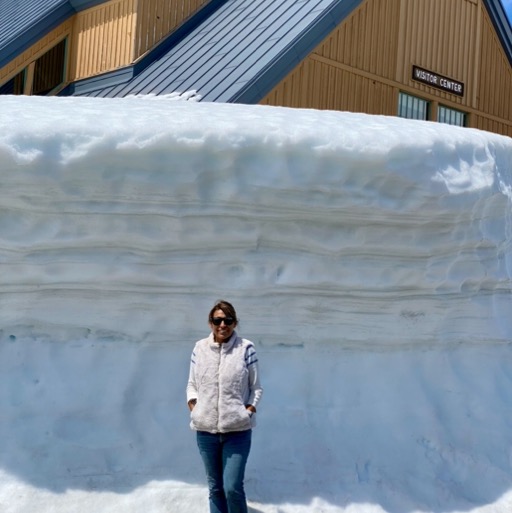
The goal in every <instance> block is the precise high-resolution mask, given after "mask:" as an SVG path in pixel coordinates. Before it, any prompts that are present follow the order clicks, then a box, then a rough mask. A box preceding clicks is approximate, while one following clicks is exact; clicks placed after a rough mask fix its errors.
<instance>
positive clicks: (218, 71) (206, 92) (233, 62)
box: [72, 0, 363, 103]
mask: <svg viewBox="0 0 512 513" xmlns="http://www.w3.org/2000/svg"><path fill="white" fill-rule="evenodd" d="M362 1H363V0H227V1H224V2H218V3H219V4H221V5H219V6H217V8H216V10H214V11H213V12H212V13H211V14H210V15H209V16H208V17H206V18H205V19H204V20H202V22H201V23H200V24H198V25H197V27H195V29H194V30H192V31H191V32H189V33H188V34H187V35H185V36H184V37H183V38H182V39H180V40H179V41H178V42H177V43H176V44H175V45H174V46H172V48H170V49H169V50H168V51H167V52H165V53H164V54H163V55H161V56H159V57H158V58H157V59H156V60H154V61H153V62H152V63H151V64H149V65H148V66H147V67H146V68H145V69H144V70H143V71H141V72H140V73H138V74H135V73H134V75H135V76H133V77H130V76H129V74H127V73H126V71H125V72H124V76H122V73H123V72H122V71H120V72H119V73H111V74H109V75H107V76H103V77H98V78H95V79H89V80H85V81H82V82H78V83H76V84H75V85H74V91H73V92H72V94H73V95H75V96H101V97H122V96H128V95H136V94H155V95H164V94H170V93H174V92H186V91H191V90H195V91H197V93H198V94H199V95H200V96H201V99H202V100H205V101H217V102H243V103H255V102H257V101H259V100H260V99H261V98H262V97H263V96H264V95H265V94H266V93H267V92H268V91H269V90H270V89H271V88H272V87H273V86H274V85H275V84H276V83H277V82H279V81H280V80H281V79H282V78H284V77H285V76H286V75H287V73H288V72H289V71H291V70H292V69H293V68H294V67H295V66H297V64H299V62H300V61H301V60H302V59H303V58H304V57H306V55H307V54H308V53H309V52H310V51H311V50H313V49H314V48H315V46H316V45H317V44H319V43H320V42H321V41H322V40H323V39H324V38H325V37H326V36H327V35H328V34H329V33H330V32H331V31H332V30H333V29H334V28H335V27H336V26H337V25H338V24H339V23H340V22H341V21H342V20H343V19H344V18H345V17H346V16H347V15H348V14H350V13H351V12H352V11H353V9H354V8H355V7H357V6H358V5H359V4H360V3H361V2H362ZM127 79H128V80H127ZM119 81H121V83H119ZM116 82H118V83H116Z"/></svg>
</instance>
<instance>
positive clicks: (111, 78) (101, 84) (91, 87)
mask: <svg viewBox="0 0 512 513" xmlns="http://www.w3.org/2000/svg"><path fill="white" fill-rule="evenodd" d="M133 77H134V68H133V66H126V67H124V68H120V69H116V70H114V71H109V72H107V73H102V74H101V75H96V76H94V77H90V78H84V79H83V80H77V81H76V82H71V84H68V85H67V86H66V87H65V88H64V89H62V91H60V92H59V94H58V96H74V95H77V96H80V95H81V94H85V93H89V92H91V91H96V90H98V89H105V88H107V87H113V86H116V85H120V84H124V83H125V82H128V81H130V80H131V79H132V78H133Z"/></svg>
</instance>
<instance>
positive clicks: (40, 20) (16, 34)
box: [0, 0, 106, 68]
mask: <svg viewBox="0 0 512 513" xmlns="http://www.w3.org/2000/svg"><path fill="white" fill-rule="evenodd" d="M105 1H106V0H0V68H1V67H3V66H5V65H6V64H7V63H9V62H10V61H11V60H13V59H14V58H16V57H17V56H18V55H19V54H20V53H22V52H23V51H24V50H26V49H27V48H29V47H30V46H31V45H33V44H34V43H36V42H37V41H38V40H39V39H41V38H42V37H44V36H45V35H46V34H48V32H50V31H51V30H53V29H54V28H55V27H57V26H58V25H60V24H61V23H63V22H64V21H66V20H67V19H68V18H69V17H70V16H72V15H73V14H75V13H76V12H77V11H79V10H83V9H87V8H89V7H93V6H94V5H98V4H100V3H103V2H105Z"/></svg>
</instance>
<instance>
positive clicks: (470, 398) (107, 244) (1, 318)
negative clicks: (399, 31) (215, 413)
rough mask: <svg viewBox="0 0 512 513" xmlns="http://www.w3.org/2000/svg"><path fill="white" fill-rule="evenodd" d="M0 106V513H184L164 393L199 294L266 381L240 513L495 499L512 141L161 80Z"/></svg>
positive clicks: (506, 488) (508, 496) (502, 423)
mask: <svg viewBox="0 0 512 513" xmlns="http://www.w3.org/2000/svg"><path fill="white" fill-rule="evenodd" d="M180 98H193V95H183V96H181V97H180ZM0 112H1V113H2V115H1V116H0V175H1V180H0V184H1V186H0V210H1V212H0V214H1V218H2V222H1V223H0V262H1V265H2V274H1V280H2V287H1V290H0V304H1V308H0V405H1V419H2V421H1V422H0V438H1V439H2V449H1V450H0V505H1V509H2V512H4V513H33V512H34V511H37V512H38V513H68V512H69V511H73V512H77V513H81V512H84V513H85V512H87V513H89V512H90V511H94V512H95V513H110V512H112V511H123V512H124V513H135V512H137V513H139V512H140V511H148V512H151V513H160V512H162V513H163V512H166V513H169V512H170V513H204V511H206V509H207V489H206V483H205V477H204V472H203V469H202V465H201V461H200V458H199V455H198V451H197V447H196V445H195V441H194V433H193V432H192V431H191V429H190V427H189V420H190V419H189V412H188V409H187V407H186V399H185V387H186V380H187V376H188V365H189V359H190V354H191V351H192V348H193V346H194V343H195V342H196V340H199V339H201V338H203V337H205V336H207V335H208V332H209V330H208V325H207V313H208V311H209V310H210V308H211V306H212V305H213V304H214V302H215V301H216V300H218V299H220V298H225V299H228V300H230V301H232V302H233V304H234V305H235V308H236V309H237V313H238V316H239V318H240V319H241V320H240V324H239V327H238V328H237V329H238V332H239V334H240V335H241V336H243V337H245V338H248V339H250V340H252V341H253V342H254V344H255V347H256V350H257V353H258V358H259V362H260V370H261V374H262V376H261V378H262V384H263V388H264V394H263V399H262V401H261V404H260V405H259V408H258V413H257V414H256V415H257V427H256V428H255V430H254V437H253V447H252V450H251V455H250V458H249V463H248V468H247V474H246V490H247V496H248V501H249V506H250V512H251V513H509V512H510V511H511V510H512V451H511V449H510V448H511V447H512V430H511V429H510V427H511V426H512V407H511V406H512V396H511V394H510V393H508V391H509V390H510V389H511V387H512V372H511V370H510V369H512V353H511V352H510V342H511V340H512V325H511V323H510V311H511V310H512V294H511V291H512V286H511V283H512V280H511V277H512V203H511V202H512V140H511V139H510V138H507V137H503V136H499V135H497V134H491V133H487V132H482V131H478V130H473V129H467V128H466V129H465V128H458V127H451V126H448V125H441V124H437V123H429V122H419V121H410V120H404V119H399V118H395V117H384V116H369V115H365V114H354V113H341V112H321V111H314V110H294V109H285V108H275V107H264V106H243V105H226V104H208V103H202V102H201V103H198V102H193V101H174V100H173V98H169V97H167V98H162V97H159V98H152V99H151V98H143V97H142V98H126V99H95V98H88V99H80V98H44V97H10V96H4V97H1V98H0ZM70 112H72V115H70Z"/></svg>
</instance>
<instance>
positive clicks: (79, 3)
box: [69, 0, 109, 12]
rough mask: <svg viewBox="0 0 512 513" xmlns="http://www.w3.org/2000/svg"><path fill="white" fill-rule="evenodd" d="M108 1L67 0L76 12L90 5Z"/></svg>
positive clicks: (88, 7) (94, 5) (93, 5)
mask: <svg viewBox="0 0 512 513" xmlns="http://www.w3.org/2000/svg"><path fill="white" fill-rule="evenodd" d="M108 1H109V0H69V3H70V5H71V7H73V9H74V10H75V11H76V12H80V11H85V10H86V9H90V8H91V7H96V6H97V5H101V4H105V3H107V2H108Z"/></svg>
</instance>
